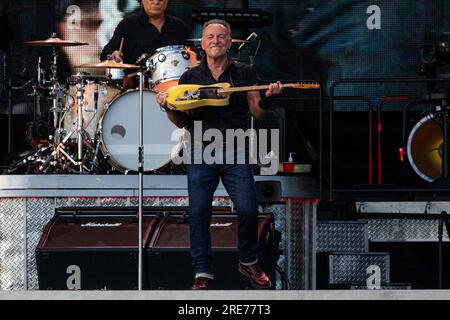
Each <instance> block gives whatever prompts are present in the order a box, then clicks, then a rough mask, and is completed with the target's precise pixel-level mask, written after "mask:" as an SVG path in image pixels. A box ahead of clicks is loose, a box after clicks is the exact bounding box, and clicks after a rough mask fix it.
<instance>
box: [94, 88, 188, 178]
mask: <svg viewBox="0 0 450 320" xmlns="http://www.w3.org/2000/svg"><path fill="white" fill-rule="evenodd" d="M143 129H144V171H154V170H157V169H159V168H161V167H163V166H164V165H166V164H168V163H169V162H170V161H171V157H172V156H173V153H174V150H177V149H179V147H180V136H181V134H182V129H179V128H177V127H176V126H175V125H174V124H173V123H172V122H170V120H169V119H168V118H167V115H166V113H165V112H163V111H161V109H160V106H159V105H158V103H157V102H156V93H155V92H153V91H150V90H144V128H143ZM100 141H101V148H102V152H103V154H104V155H105V156H106V158H107V159H108V161H109V162H110V163H111V165H112V166H113V167H115V168H116V169H119V170H120V171H123V172H127V171H138V166H139V163H138V145H139V90H131V91H128V92H126V93H124V94H122V95H120V96H118V97H116V98H115V99H114V100H113V101H112V102H111V104H109V106H108V108H107V109H106V111H105V113H104V114H103V116H102V118H101V119H100Z"/></svg>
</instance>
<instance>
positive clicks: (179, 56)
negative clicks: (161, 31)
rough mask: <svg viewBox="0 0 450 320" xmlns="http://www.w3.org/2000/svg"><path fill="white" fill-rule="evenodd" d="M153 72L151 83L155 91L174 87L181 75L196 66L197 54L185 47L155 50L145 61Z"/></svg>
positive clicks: (167, 47) (168, 47)
mask: <svg viewBox="0 0 450 320" xmlns="http://www.w3.org/2000/svg"><path fill="white" fill-rule="evenodd" d="M147 64H148V67H149V68H150V69H151V70H153V71H152V77H151V81H152V83H153V86H154V89H155V90H156V91H158V92H159V91H167V89H168V88H170V87H173V86H176V85H177V84H178V80H179V79H180V77H181V75H182V74H183V73H184V72H185V71H186V70H189V69H190V68H192V67H195V66H196V65H197V54H196V53H195V52H194V51H192V50H191V49H190V48H189V47H186V46H166V47H162V48H159V49H157V50H156V51H155V52H154V53H153V54H152V55H151V56H150V58H149V59H148V61H147Z"/></svg>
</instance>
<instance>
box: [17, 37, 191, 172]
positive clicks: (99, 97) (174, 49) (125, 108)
mask: <svg viewBox="0 0 450 320" xmlns="http://www.w3.org/2000/svg"><path fill="white" fill-rule="evenodd" d="M25 44H26V45H29V46H47V47H52V63H51V66H50V73H49V74H50V77H49V79H48V80H46V79H45V74H47V72H45V71H44V70H43V68H42V67H41V59H40V58H39V63H38V67H37V69H38V70H37V72H38V77H37V86H36V87H37V88H38V89H47V90H48V92H49V100H51V101H52V105H51V108H50V109H49V112H50V114H51V115H53V125H54V128H53V129H54V131H53V129H52V130H51V132H52V133H53V132H54V134H50V135H49V137H48V143H46V144H45V145H42V144H40V145H37V146H35V149H37V150H33V151H32V152H31V153H29V154H27V155H26V156H25V157H22V158H21V159H20V160H18V161H16V162H15V163H13V164H12V165H11V166H10V169H9V170H8V171H9V173H14V172H17V171H20V170H22V171H24V170H25V173H30V174H36V173H59V174H65V173H84V174H90V173H114V172H120V173H129V172H135V171H137V170H138V157H137V150H138V142H139V128H138V127H139V126H138V121H139V101H140V94H139V89H136V88H133V89H128V90H126V91H125V90H124V89H123V86H121V85H118V84H117V83H114V82H113V81H112V80H111V78H112V77H111V74H110V73H111V69H122V70H130V71H133V70H139V69H138V68H139V67H140V66H139V65H137V64H136V65H135V64H126V63H120V62H116V61H114V60H112V59H109V60H106V61H101V62H99V63H89V64H83V65H79V66H75V68H89V69H98V70H102V71H104V73H105V74H106V75H91V74H88V73H86V72H79V73H77V74H75V75H72V76H71V77H70V78H69V79H68V81H67V84H61V83H60V82H59V81H58V63H57V61H58V48H61V47H66V46H84V45H87V43H81V42H74V41H67V40H62V39H59V38H57V37H56V34H53V35H52V36H51V37H50V38H49V39H46V40H37V41H28V42H25ZM197 64H198V60H197V54H196V52H195V51H194V50H192V49H191V48H189V47H187V46H182V45H173V46H166V47H162V48H159V49H157V50H156V51H155V52H153V53H152V54H149V55H147V56H146V61H145V66H146V75H147V76H148V83H147V84H146V86H145V89H144V91H143V103H144V106H145V107H144V112H143V118H144V127H143V130H144V137H145V148H144V150H145V153H144V164H145V166H144V171H145V172H158V170H161V169H163V168H165V167H167V166H168V164H169V163H170V162H171V156H174V155H176V154H177V152H179V150H180V149H181V138H182V136H183V130H182V129H178V128H176V127H175V125H173V124H172V123H171V122H170V121H169V120H168V119H167V116H166V114H165V112H162V111H161V108H160V106H159V105H158V104H157V102H156V94H157V92H159V91H165V90H167V89H168V88H170V87H171V86H174V85H177V84H178V80H179V78H180V77H181V75H182V74H183V72H185V71H186V70H187V69H190V68H191V67H193V66H196V65H197ZM138 72H139V71H137V72H136V73H134V74H133V73H132V74H129V75H128V76H127V77H132V76H136V75H137V74H138Z"/></svg>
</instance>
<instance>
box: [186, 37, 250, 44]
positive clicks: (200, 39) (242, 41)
mask: <svg viewBox="0 0 450 320" xmlns="http://www.w3.org/2000/svg"><path fill="white" fill-rule="evenodd" d="M186 40H187V41H193V42H201V41H202V38H192V39H186ZM231 42H232V43H244V42H248V41H247V40H241V39H231Z"/></svg>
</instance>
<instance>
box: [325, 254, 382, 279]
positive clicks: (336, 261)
mask: <svg viewBox="0 0 450 320" xmlns="http://www.w3.org/2000/svg"><path fill="white" fill-rule="evenodd" d="M327 260H328V272H327V275H328V284H329V285H332V286H333V285H359V286H367V287H369V288H370V287H375V286H377V285H378V286H380V285H388V284H389V283H390V257H389V253H387V252H370V253H368V252H366V253H360V252H352V253H331V254H329V255H328V259H327Z"/></svg>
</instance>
